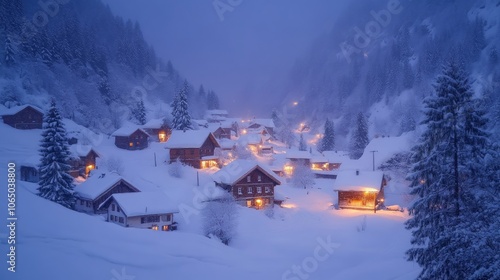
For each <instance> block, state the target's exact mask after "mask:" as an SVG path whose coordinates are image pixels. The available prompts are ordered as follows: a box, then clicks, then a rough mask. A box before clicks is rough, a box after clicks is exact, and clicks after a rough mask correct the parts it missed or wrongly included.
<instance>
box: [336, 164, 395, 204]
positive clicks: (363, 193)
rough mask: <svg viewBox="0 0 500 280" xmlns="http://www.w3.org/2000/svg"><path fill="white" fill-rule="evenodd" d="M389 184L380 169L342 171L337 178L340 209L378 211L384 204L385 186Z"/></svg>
mask: <svg viewBox="0 0 500 280" xmlns="http://www.w3.org/2000/svg"><path fill="white" fill-rule="evenodd" d="M386 184H387V182H386V179H385V177H384V174H383V173H382V172H380V171H359V170H355V171H353V170H351V171H341V172H339V173H338V175H337V179H336V180H335V186H334V191H336V192H337V193H338V200H337V206H338V208H340V209H360V210H373V211H375V212H376V211H377V209H379V208H380V207H382V206H383V204H384V187H385V185H386Z"/></svg>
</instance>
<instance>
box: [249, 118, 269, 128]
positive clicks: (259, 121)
mask: <svg viewBox="0 0 500 280" xmlns="http://www.w3.org/2000/svg"><path fill="white" fill-rule="evenodd" d="M253 124H259V125H262V126H265V127H271V128H274V127H275V126H274V121H273V119H253V120H251V121H250V125H249V126H251V125H253Z"/></svg>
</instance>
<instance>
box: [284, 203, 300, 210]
mask: <svg viewBox="0 0 500 280" xmlns="http://www.w3.org/2000/svg"><path fill="white" fill-rule="evenodd" d="M281 207H283V208H288V209H293V208H297V205H295V204H292V203H281Z"/></svg>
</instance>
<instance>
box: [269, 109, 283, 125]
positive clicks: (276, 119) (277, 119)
mask: <svg viewBox="0 0 500 280" xmlns="http://www.w3.org/2000/svg"><path fill="white" fill-rule="evenodd" d="M271 119H273V122H274V126H275V127H276V128H277V129H279V128H280V127H282V126H283V121H282V120H281V118H280V117H279V116H278V112H277V111H276V109H273V112H272V113H271Z"/></svg>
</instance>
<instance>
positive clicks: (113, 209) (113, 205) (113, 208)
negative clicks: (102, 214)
mask: <svg viewBox="0 0 500 280" xmlns="http://www.w3.org/2000/svg"><path fill="white" fill-rule="evenodd" d="M111 211H115V204H114V203H113V204H111Z"/></svg>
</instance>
